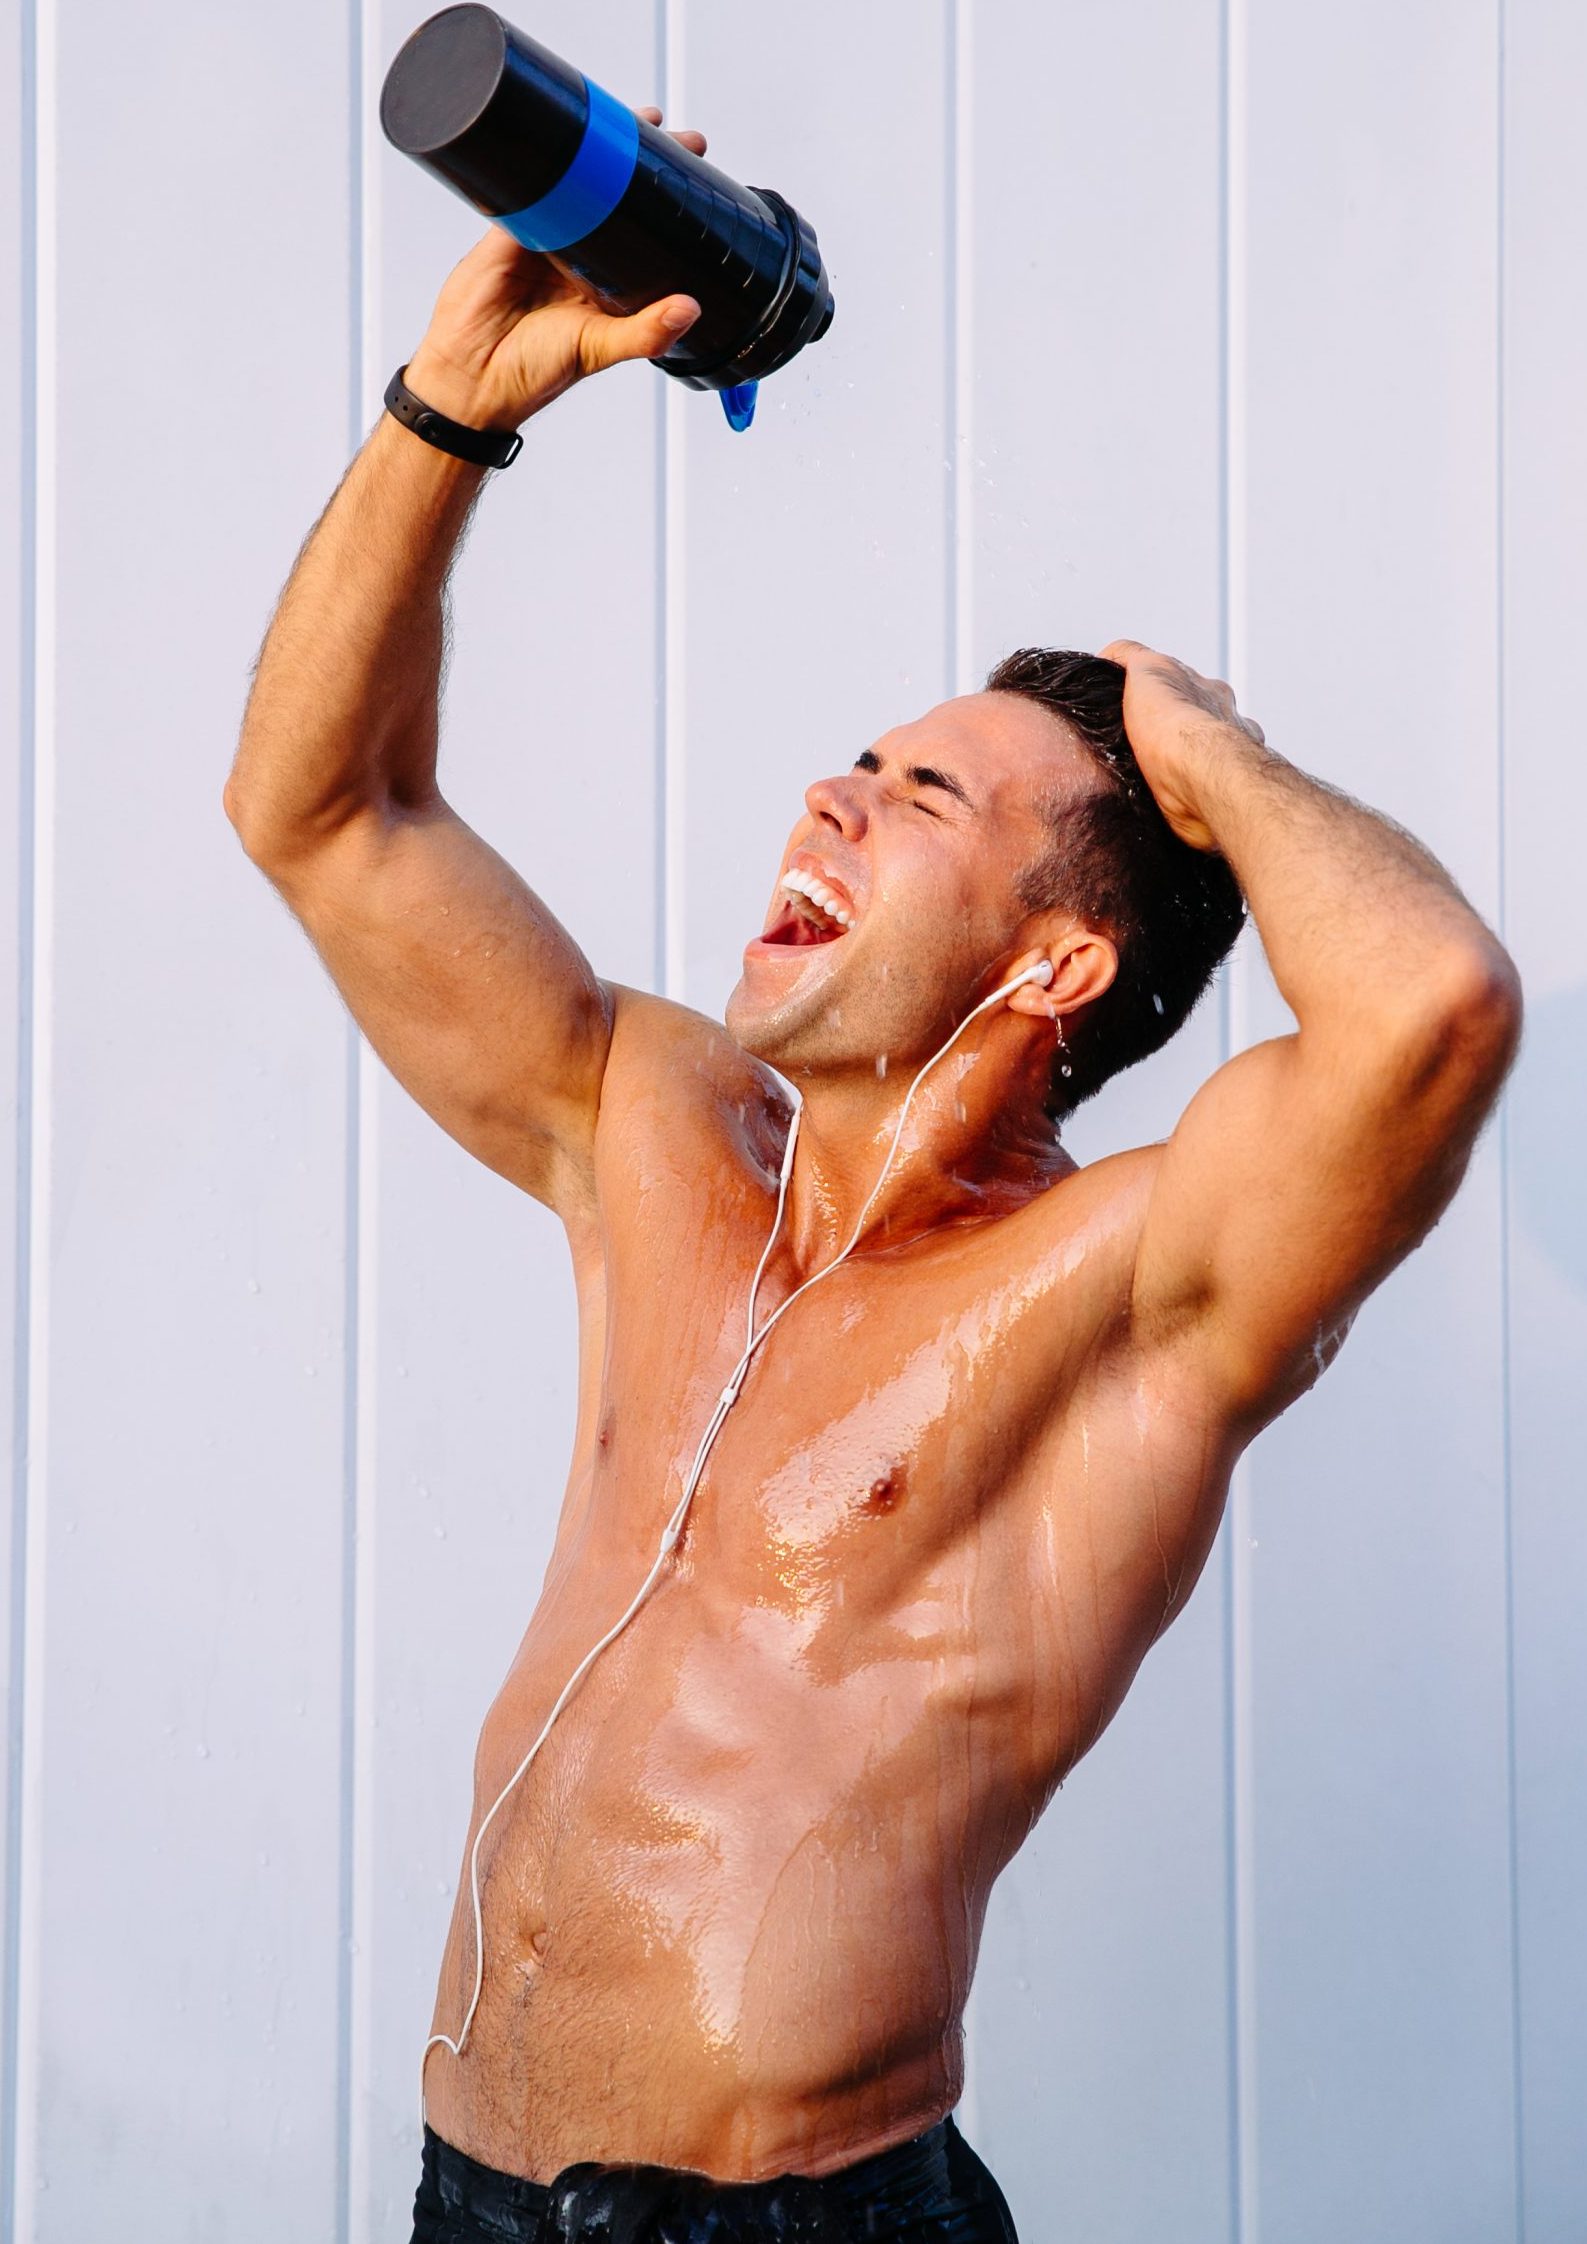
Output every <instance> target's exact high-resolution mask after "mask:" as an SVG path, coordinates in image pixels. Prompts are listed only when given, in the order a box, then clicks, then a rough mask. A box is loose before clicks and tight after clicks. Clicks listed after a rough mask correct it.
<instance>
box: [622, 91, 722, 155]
mask: <svg viewBox="0 0 1587 2244" xmlns="http://www.w3.org/2000/svg"><path fill="white" fill-rule="evenodd" d="M634 115H635V116H636V117H643V118H644V120H645V122H646V124H647V125H659V124H660V122H661V111H660V110H659V109H658V108H657V107H656V106H655V104H654V102H650V103H647V104H646V106H645V107H644V108H643V109H636V110H635V111H634ZM672 138H673V139H674V140H675V141H676V142H677V143H678V145H679V147H680V148H687V149H688V151H689V153H690V154H691V155H692V156H703V155H704V154H705V145H706V143H705V135H704V133H703V132H694V131H693V130H689V131H685V132H675V133H674V134H673V135H672Z"/></svg>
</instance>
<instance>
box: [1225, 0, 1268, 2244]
mask: <svg viewBox="0 0 1587 2244" xmlns="http://www.w3.org/2000/svg"><path fill="white" fill-rule="evenodd" d="M1245 5H1246V0H1220V7H1219V17H1218V49H1219V53H1218V79H1219V88H1218V94H1219V100H1218V113H1219V146H1218V292H1219V311H1220V321H1219V368H1218V376H1219V384H1218V386H1219V429H1218V453H1219V459H1218V465H1219V477H1218V486H1219V488H1218V569H1219V595H1220V609H1221V613H1220V618H1219V627H1220V638H1221V640H1222V646H1221V649H1220V654H1221V659H1222V664H1223V674H1224V676H1225V677H1226V678H1228V679H1230V680H1231V681H1232V682H1233V683H1234V684H1235V686H1236V689H1237V691H1240V692H1244V691H1245V690H1246V689H1247V679H1246V677H1245V665H1246V656H1247V648H1246V643H1245V640H1246V625H1247V615H1246V551H1245V533H1246V485H1245V452H1244V445H1245V373H1246V345H1247V335H1246V309H1247V304H1246V264H1245V224H1246V210H1247V179H1246V152H1245V143H1244V137H1243V136H1244V127H1245V118H1246V103H1247V77H1246V63H1247V45H1246V38H1247V23H1246V16H1245ZM1245 1001H1246V989H1245V966H1244V962H1243V960H1242V959H1241V958H1240V957H1239V956H1238V955H1236V956H1234V957H1233V958H1231V959H1230V961H1229V963H1228V965H1227V966H1226V967H1225V969H1224V976H1223V987H1222V992H1221V1008H1222V1009H1221V1028H1222V1045H1223V1051H1222V1057H1223V1059H1224V1061H1225V1062H1227V1061H1228V1060H1229V1059H1230V1058H1231V1057H1232V1056H1233V1054H1234V1052H1235V1051H1236V1049H1237V1048H1238V1046H1239V1045H1240V1043H1241V1041H1242V1040H1243V1037H1244V1033H1245V1028H1246V1019H1245V1013H1246V1002H1245ZM1250 1520H1251V1479H1250V1468H1249V1463H1248V1461H1247V1460H1246V1459H1244V1458H1242V1459H1241V1460H1240V1462H1239V1463H1238V1464H1237V1465H1236V1466H1235V1469H1234V1472H1233V1474H1232V1476H1231V1485H1230V1492H1229V1518H1228V1533H1227V1535H1226V1538H1225V1545H1224V1548H1225V1563H1224V1708H1225V1727H1224V1798H1225V1803H1226V1813H1227V1819H1228V1820H1227V1829H1226V1837H1225V1849H1226V1863H1227V1880H1228V1883H1227V1916H1226V1924H1227V1942H1228V1957H1229V1984H1228V1994H1229V2003H1228V2029H1227V2030H1228V2044H1229V2070H1228V2095H1229V2206H1230V2215H1231V2235H1232V2238H1233V2240H1234V2244H1257V2236H1258V2229H1259V2222H1258V2211H1257V2110H1256V2033H1255V2006H1256V1975H1255V1946H1256V1940H1255V1916H1254V1901H1255V1895H1254V1864H1253V1848H1252V1808H1253V1795H1254V1759H1255V1755H1254V1745H1253V1739H1252V1731H1251V1723H1252V1691H1251V1659H1252V1647H1251V1627H1252V1600H1253V1584H1252V1580H1251V1567H1250V1539H1251V1538H1250Z"/></svg>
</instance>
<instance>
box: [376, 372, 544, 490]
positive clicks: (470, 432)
mask: <svg viewBox="0 0 1587 2244" xmlns="http://www.w3.org/2000/svg"><path fill="white" fill-rule="evenodd" d="M407 371H408V369H407V368H406V366H399V367H398V368H397V371H396V373H395V374H393V375H392V377H391V380H390V381H389V382H388V383H387V385H386V411H387V412H388V413H390V414H391V415H392V416H393V417H394V418H395V419H396V420H399V421H400V422H401V423H402V425H403V427H404V428H405V429H412V431H413V433H414V435H415V436H422V437H423V439H424V441H425V443H426V444H433V445H434V446H435V448H436V450H437V451H438V452H450V453H452V454H453V456H454V457H455V458H457V459H459V460H467V461H468V462H469V463H470V464H471V465H472V466H474V467H482V468H504V467H511V466H512V463H513V461H514V460H516V459H517V457H518V455H519V453H520V452H521V451H522V450H523V438H522V436H521V435H520V434H519V432H518V430H517V429H471V428H469V427H468V426H467V425H466V424H465V423H464V422H462V421H449V420H448V419H447V417H446V415H445V414H444V413H438V412H437V411H436V410H435V407H434V406H433V405H426V404H425V402H424V400H423V398H422V397H415V396H414V394H413V392H412V390H410V389H409V387H408V385H407V383H406V382H405V381H404V380H403V376H404V375H405V374H406V373H407Z"/></svg>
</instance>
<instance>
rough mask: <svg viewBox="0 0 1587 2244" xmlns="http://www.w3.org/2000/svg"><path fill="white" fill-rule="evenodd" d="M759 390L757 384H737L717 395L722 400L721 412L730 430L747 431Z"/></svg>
mask: <svg viewBox="0 0 1587 2244" xmlns="http://www.w3.org/2000/svg"><path fill="white" fill-rule="evenodd" d="M759 388H760V384H759V382H738V383H735V384H734V386H733V388H732V389H730V390H721V391H719V392H718V393H717V394H718V395H719V396H720V398H721V400H722V411H723V412H724V413H725V414H726V415H727V425H728V427H729V428H730V429H739V430H743V429H747V428H748V427H749V424H750V422H751V421H753V420H754V418H755V393H756V392H757V391H758V390H759Z"/></svg>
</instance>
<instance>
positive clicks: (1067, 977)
mask: <svg viewBox="0 0 1587 2244" xmlns="http://www.w3.org/2000/svg"><path fill="white" fill-rule="evenodd" d="M1033 955H1035V956H1039V957H1042V958H1046V959H1048V960H1049V961H1050V962H1051V965H1052V970H1053V972H1052V980H1051V981H1050V982H1049V983H1048V985H1047V987H1046V988H1045V989H1043V988H1042V987H1041V986H1040V984H1039V983H1036V982H1025V983H1023V984H1022V985H1021V986H1020V988H1018V989H1017V990H1015V992H1014V994H1013V996H1012V997H1011V998H1010V999H1009V1001H1008V1004H1009V1011H1010V1012H1011V1013H1033V1014H1035V1015H1036V1016H1037V1017H1038V1018H1039V1019H1041V1020H1044V1021H1061V1020H1062V1019H1063V1016H1064V1015H1065V1014H1066V1013H1078V1012H1079V1011H1080V1009H1081V1007H1082V1006H1084V1005H1092V1004H1094V1003H1095V1002H1096V1000H1097V999H1098V998H1099V997H1100V996H1101V995H1102V993H1103V991H1104V990H1106V989H1109V988H1111V987H1112V984H1113V980H1114V977H1115V975H1116V974H1117V973H1118V970H1119V954H1118V952H1117V950H1116V949H1115V948H1114V946H1113V944H1112V943H1111V942H1110V941H1109V940H1108V938H1107V936H1106V935H1098V934H1097V933H1096V932H1095V930H1094V929H1092V928H1089V927H1077V926H1073V925H1071V926H1069V927H1066V928H1062V929H1060V930H1057V931H1055V933H1054V935H1053V936H1052V937H1050V938H1049V939H1048V941H1047V942H1045V943H1043V944H1042V945H1041V948H1040V950H1039V951H1038V952H1036V953H1035V954H1033Z"/></svg>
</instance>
